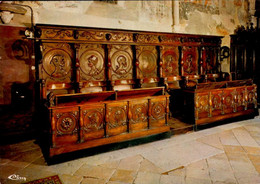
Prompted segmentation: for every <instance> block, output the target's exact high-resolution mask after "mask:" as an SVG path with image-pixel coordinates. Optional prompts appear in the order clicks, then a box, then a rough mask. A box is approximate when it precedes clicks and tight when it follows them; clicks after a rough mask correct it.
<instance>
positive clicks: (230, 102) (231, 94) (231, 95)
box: [223, 90, 236, 109]
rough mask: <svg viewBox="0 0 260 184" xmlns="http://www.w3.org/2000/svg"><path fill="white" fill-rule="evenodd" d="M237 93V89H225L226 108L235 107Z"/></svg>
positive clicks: (224, 103) (224, 102)
mask: <svg viewBox="0 0 260 184" xmlns="http://www.w3.org/2000/svg"><path fill="white" fill-rule="evenodd" d="M235 94H236V90H233V91H224V96H223V107H224V109H229V108H234V107H235V102H234V99H235Z"/></svg>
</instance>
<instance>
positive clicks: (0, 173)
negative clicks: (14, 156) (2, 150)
mask: <svg viewBox="0 0 260 184" xmlns="http://www.w3.org/2000/svg"><path fill="white" fill-rule="evenodd" d="M22 169H23V168H21V167H15V166H13V165H2V166H1V167H0V178H2V179H3V180H6V179H8V177H9V176H10V175H13V174H17V173H18V171H20V170H22Z"/></svg>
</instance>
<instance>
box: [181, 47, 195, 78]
mask: <svg viewBox="0 0 260 184" xmlns="http://www.w3.org/2000/svg"><path fill="white" fill-rule="evenodd" d="M182 61H183V64H182V67H183V72H184V73H183V75H196V74H198V49H197V48H196V47H187V46H183V47H182Z"/></svg>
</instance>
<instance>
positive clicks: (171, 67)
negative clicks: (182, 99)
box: [160, 46, 179, 77]
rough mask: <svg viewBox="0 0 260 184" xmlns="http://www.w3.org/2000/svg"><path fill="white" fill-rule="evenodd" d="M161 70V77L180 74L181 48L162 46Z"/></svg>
mask: <svg viewBox="0 0 260 184" xmlns="http://www.w3.org/2000/svg"><path fill="white" fill-rule="evenodd" d="M160 54H161V55H160V58H161V61H160V67H161V68H160V70H161V72H160V73H161V77H171V76H178V75H179V66H178V63H179V50H178V47H171V46H161V47H160Z"/></svg>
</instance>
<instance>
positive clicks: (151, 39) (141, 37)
mask: <svg viewBox="0 0 260 184" xmlns="http://www.w3.org/2000/svg"><path fill="white" fill-rule="evenodd" d="M136 40H137V42H139V43H159V38H158V35H154V34H136Z"/></svg>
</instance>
